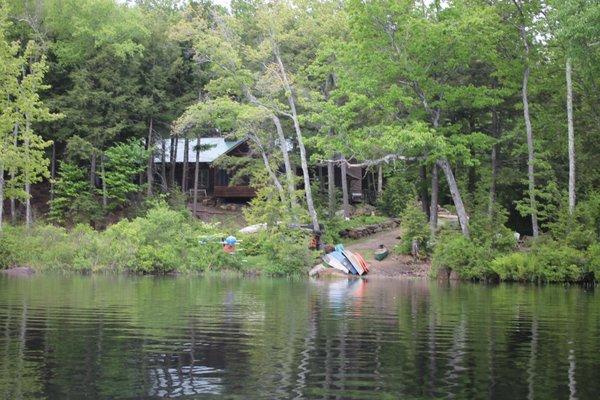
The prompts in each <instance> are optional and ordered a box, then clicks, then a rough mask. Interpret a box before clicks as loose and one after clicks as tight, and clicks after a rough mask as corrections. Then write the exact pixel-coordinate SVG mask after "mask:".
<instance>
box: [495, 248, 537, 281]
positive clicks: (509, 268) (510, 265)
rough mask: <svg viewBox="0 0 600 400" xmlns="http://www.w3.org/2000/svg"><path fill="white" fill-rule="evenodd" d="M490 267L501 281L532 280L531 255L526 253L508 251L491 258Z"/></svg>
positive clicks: (533, 273)
mask: <svg viewBox="0 0 600 400" xmlns="http://www.w3.org/2000/svg"><path fill="white" fill-rule="evenodd" d="M490 266H491V269H492V271H494V273H496V274H497V275H498V277H499V278H500V279H501V280H503V281H534V280H535V278H536V274H535V267H534V264H533V257H531V255H529V254H526V253H518V252H515V253H510V254H506V255H503V256H499V257H497V258H495V259H494V260H492V262H491V264H490Z"/></svg>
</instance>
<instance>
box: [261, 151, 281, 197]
mask: <svg viewBox="0 0 600 400" xmlns="http://www.w3.org/2000/svg"><path fill="white" fill-rule="evenodd" d="M260 155H261V156H262V159H263V164H264V165H265V170H266V171H267V174H268V175H269V177H270V178H271V180H272V181H273V185H275V188H276V189H277V194H278V195H279V199H280V200H281V202H282V203H285V192H284V190H283V186H282V185H281V182H279V179H277V175H275V172H273V168H271V164H270V163H269V157H268V156H267V153H265V152H264V151H263V150H262V149H261V150H260Z"/></svg>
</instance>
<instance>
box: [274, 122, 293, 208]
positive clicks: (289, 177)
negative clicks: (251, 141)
mask: <svg viewBox="0 0 600 400" xmlns="http://www.w3.org/2000/svg"><path fill="white" fill-rule="evenodd" d="M271 119H272V120H273V123H274V124H275V129H276V131H277V138H278V139H279V149H280V150H281V155H282V157H283V166H284V168H285V177H286V182H287V187H288V195H289V197H290V205H291V207H292V213H293V214H294V215H295V211H294V209H295V208H296V206H297V205H298V203H297V201H296V184H295V183H294V175H295V174H294V171H293V170H292V164H291V163H290V155H289V153H288V143H287V140H286V138H285V135H284V134H283V128H282V127H281V121H280V120H279V117H278V116H277V115H272V117H271Z"/></svg>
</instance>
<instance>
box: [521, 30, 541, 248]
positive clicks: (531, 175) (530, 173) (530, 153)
mask: <svg viewBox="0 0 600 400" xmlns="http://www.w3.org/2000/svg"><path fill="white" fill-rule="evenodd" d="M520 33H521V39H523V43H524V45H525V56H526V60H525V62H526V63H527V65H526V66H525V70H524V71H523V88H522V92H521V96H522V100H523V117H524V119H525V130H526V133H527V179H528V182H529V206H530V208H531V228H532V230H533V237H535V238H536V237H538V236H539V227H538V216H537V203H536V199H535V171H534V165H533V163H534V148H533V130H532V128H531V117H530V116H529V98H528V93H527V85H528V84H529V74H530V67H529V42H528V41H527V37H526V33H525V27H523V26H521V27H520Z"/></svg>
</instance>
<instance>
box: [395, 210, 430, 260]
mask: <svg viewBox="0 0 600 400" xmlns="http://www.w3.org/2000/svg"><path fill="white" fill-rule="evenodd" d="M400 229H401V230H402V238H401V239H400V243H399V244H398V246H397V247H398V248H397V251H398V252H400V253H404V254H411V251H412V244H413V241H416V242H417V244H418V246H419V251H420V252H421V253H425V252H426V251H427V240H428V238H429V229H428V225H427V215H425V214H424V213H423V210H421V207H419V204H418V203H417V201H416V200H412V201H410V202H408V204H407V205H406V207H405V209H404V212H403V213H402V216H401V217H400Z"/></svg>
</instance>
